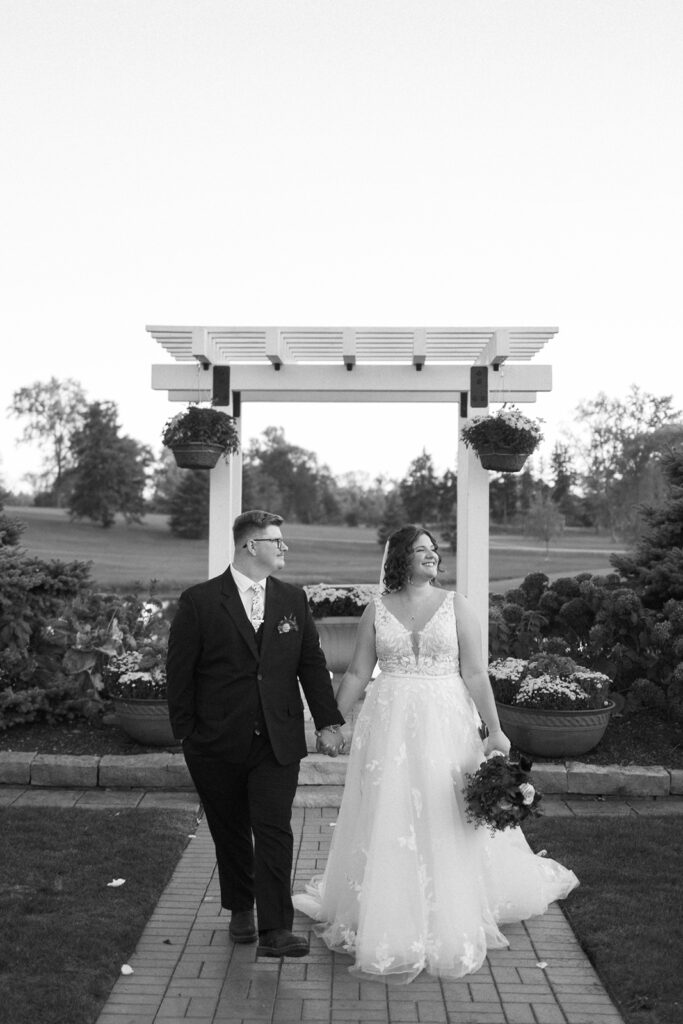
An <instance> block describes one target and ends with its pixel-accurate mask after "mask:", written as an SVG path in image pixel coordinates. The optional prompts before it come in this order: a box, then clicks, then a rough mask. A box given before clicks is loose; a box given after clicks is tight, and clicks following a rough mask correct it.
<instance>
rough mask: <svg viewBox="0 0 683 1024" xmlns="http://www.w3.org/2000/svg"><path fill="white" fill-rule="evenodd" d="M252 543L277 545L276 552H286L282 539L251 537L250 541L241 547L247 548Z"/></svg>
mask: <svg viewBox="0 0 683 1024" xmlns="http://www.w3.org/2000/svg"><path fill="white" fill-rule="evenodd" d="M252 541H253V543H254V544H277V549H278V551H286V550H287V545H286V544H285V542H284V540H283V539H282V537H252V538H251V540H248V541H247V543H246V544H243V545H242V547H243V548H248V547H249V545H250V544H251V543H252Z"/></svg>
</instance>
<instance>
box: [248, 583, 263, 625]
mask: <svg viewBox="0 0 683 1024" xmlns="http://www.w3.org/2000/svg"><path fill="white" fill-rule="evenodd" d="M251 589H252V591H253V594H254V596H253V598H252V602H251V624H252V626H253V627H254V632H255V633H256V632H258V630H259V627H260V625H261V623H262V622H263V587H262V586H261V584H260V583H252V585H251Z"/></svg>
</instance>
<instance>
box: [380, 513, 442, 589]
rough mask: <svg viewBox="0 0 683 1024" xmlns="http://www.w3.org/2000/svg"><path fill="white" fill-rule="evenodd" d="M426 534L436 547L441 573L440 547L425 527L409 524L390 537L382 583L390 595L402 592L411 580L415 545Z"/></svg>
mask: <svg viewBox="0 0 683 1024" xmlns="http://www.w3.org/2000/svg"><path fill="white" fill-rule="evenodd" d="M423 533H424V534H426V535H427V536H428V537H429V539H430V540H431V542H432V544H433V545H434V551H435V552H436V557H437V559H438V563H437V564H438V571H439V572H441V571H442V569H441V555H440V554H439V545H438V544H437V543H436V540H435V539H434V537H433V536H432V534H431V533H430V532H429V530H428V529H427V528H426V527H425V526H420V525H419V524H417V523H409V524H408V525H407V526H402V527H401V528H400V529H398V530H395V531H394V533H392V534H391V536H390V537H389V543H388V546H387V554H386V558H385V560H384V573H383V576H382V583H383V585H384V588H385V590H386V591H388V592H389V593H392V592H394V591H396V590H401V589H402V588H403V587H404V586H405V585H406V583H407V582H408V580H409V579H410V568H409V563H410V559H411V558H412V555H413V545H414V543H415V541H416V540H417V538H418V537H421V536H422V534H423Z"/></svg>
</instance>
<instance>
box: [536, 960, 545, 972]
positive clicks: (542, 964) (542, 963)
mask: <svg viewBox="0 0 683 1024" xmlns="http://www.w3.org/2000/svg"><path fill="white" fill-rule="evenodd" d="M536 966H537V967H540V968H541V970H542V971H544V970H545V969H546V967H547V966H548V963H547V961H546V960H539V961H538V963H537V964H536Z"/></svg>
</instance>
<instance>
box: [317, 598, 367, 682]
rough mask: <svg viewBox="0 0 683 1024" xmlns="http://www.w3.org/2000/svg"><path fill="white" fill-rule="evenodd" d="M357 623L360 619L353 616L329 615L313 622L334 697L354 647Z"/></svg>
mask: <svg viewBox="0 0 683 1024" xmlns="http://www.w3.org/2000/svg"><path fill="white" fill-rule="evenodd" d="M359 622H360V619H358V618H356V617H355V616H353V615H331V616H329V618H326V619H316V622H315V624H316V627H317V629H318V636H319V637H320V646H321V647H322V649H323V652H324V654H325V660H326V662H327V667H328V669H329V670H330V672H332V674H333V680H332V687H333V689H334V692H335V696H336V693H337V690H338V689H339V684H340V683H341V680H342V676H343V675H344V673H345V672H346V669H347V668H348V666H349V662H350V661H351V656H352V654H353V649H354V647H355V646H356V633H357V632H358V623H359Z"/></svg>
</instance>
